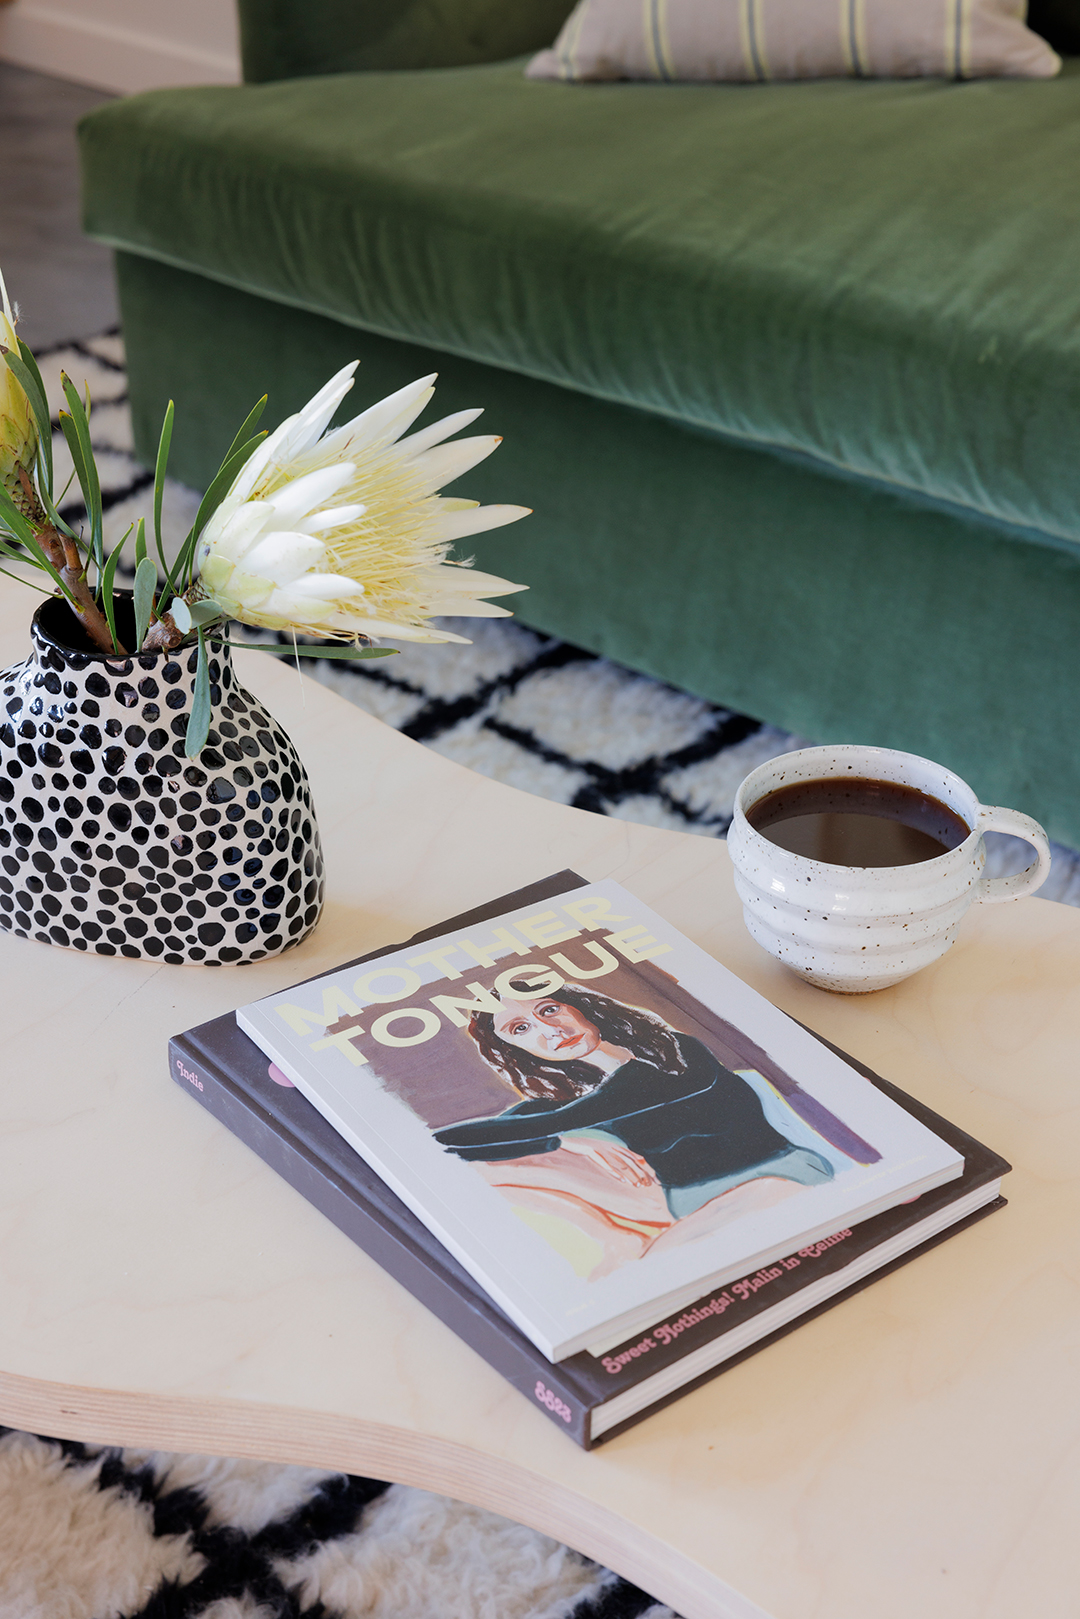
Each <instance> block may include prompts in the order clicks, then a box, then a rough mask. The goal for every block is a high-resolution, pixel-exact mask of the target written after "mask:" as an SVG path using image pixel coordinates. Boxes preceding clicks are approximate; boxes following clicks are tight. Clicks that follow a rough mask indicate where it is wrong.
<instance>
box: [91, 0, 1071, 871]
mask: <svg viewBox="0 0 1080 1619" xmlns="http://www.w3.org/2000/svg"><path fill="white" fill-rule="evenodd" d="M1054 4H1056V5H1057V7H1058V10H1059V12H1060V11H1062V9H1063V10H1064V14H1066V15H1065V20H1064V24H1063V26H1065V28H1066V31H1067V28H1068V25H1069V15H1072V16H1073V17H1074V18H1075V0H1054ZM1070 8H1072V9H1071V10H1070ZM569 9H570V0H396V3H391V0H241V20H242V25H243V44H244V63H245V72H246V77H247V81H248V82H246V83H245V84H244V85H242V86H236V87H225V88H222V87H214V88H196V89H181V90H165V91H157V92H153V93H150V94H147V95H141V96H134V97H131V98H129V99H127V100H121V101H117V102H114V103H111V104H108V105H105V106H103V107H101V108H99V109H98V110H96V111H95V112H94V113H93V114H91V115H90V117H89V118H87V119H86V120H85V121H84V123H83V125H82V127H81V143H82V156H83V164H84V175H85V218H86V227H87V229H88V231H89V232H90V233H91V235H93V236H95V237H97V238H98V239H99V240H101V241H104V242H108V243H110V244H111V245H112V246H113V247H114V248H115V249H116V251H117V268H118V275H119V284H120V294H121V302H122V309H123V321H124V329H125V335H126V339H127V345H128V355H129V363H130V373H131V396H132V402H133V409H134V419H135V432H136V443H137V446H138V450H139V453H140V455H141V456H142V458H143V459H144V460H147V461H149V460H152V456H153V451H154V447H155V444H156V438H157V431H158V425H159V423H160V419H161V414H162V410H163V408H164V405H165V402H166V401H167V400H168V399H169V398H170V397H173V398H175V399H176V401H177V407H178V425H177V430H176V437H175V452H174V453H175V460H174V469H175V471H176V472H177V474H178V475H179V476H181V477H183V478H185V479H186V480H188V481H189V482H191V483H192V484H195V485H199V484H202V483H205V481H206V479H207V477H208V475H209V473H210V472H211V471H212V469H213V468H214V467H215V466H216V463H217V459H218V457H219V454H220V452H221V449H222V446H223V445H224V444H226V443H227V442H228V440H229V438H230V437H231V434H232V432H233V430H234V428H235V426H236V425H237V424H238V422H239V421H240V420H241V419H242V417H243V416H244V414H245V412H246V411H247V409H248V408H249V406H250V405H251V403H252V402H253V401H254V400H255V399H256V398H257V397H258V396H259V395H260V394H261V393H262V392H264V391H265V390H266V389H269V390H270V396H271V416H270V417H269V418H268V420H277V419H279V418H280V417H281V416H282V415H284V414H286V413H288V412H290V411H292V410H294V409H295V408H297V406H298V405H299V404H300V403H301V402H302V401H303V400H304V399H305V398H306V397H307V396H308V395H309V394H310V393H312V392H313V391H314V390H315V388H316V387H317V386H318V385H319V384H320V383H321V382H322V381H323V380H324V378H325V377H326V376H327V375H328V374H329V373H330V372H331V371H332V370H334V369H336V368H337V367H338V366H339V365H340V364H342V363H343V362H344V361H345V360H347V359H350V358H352V357H354V356H356V355H359V356H360V359H361V362H362V364H361V367H360V371H359V374H358V384H357V389H356V391H355V393H354V395H353V396H352V398H353V399H354V400H357V401H363V400H371V399H374V398H377V397H379V396H380V395H381V394H383V393H385V392H387V391H389V390H390V389H393V388H396V387H398V386H399V385H401V384H402V383H404V382H406V381H408V380H410V379H412V378H413V377H415V376H418V375H422V374H424V373H426V372H429V371H438V372H439V373H440V380H439V391H438V395H437V404H438V406H439V407H441V411H449V410H455V409H458V408H461V407H464V406H469V405H474V404H481V405H484V406H485V407H486V410H487V414H486V416H485V424H486V426H487V428H488V430H491V431H496V432H499V433H502V434H504V435H505V443H504V444H503V446H502V447H501V449H500V450H499V452H498V454H497V455H495V456H494V457H492V458H491V460H489V461H488V462H486V463H485V464H484V465H483V466H482V467H481V468H479V469H478V470H477V471H476V472H473V473H471V474H469V476H468V478H467V479H466V480H463V488H462V492H463V493H466V494H468V495H472V496H475V497H477V498H479V499H482V500H499V501H513V502H520V503H523V504H526V505H530V506H533V507H534V508H535V515H534V516H533V517H531V518H529V519H528V520H527V521H526V522H523V523H520V524H516V525H514V526H513V527H511V528H509V529H503V530H499V531H496V532H494V533H492V534H490V535H482V536H479V537H477V539H476V541H475V543H473V542H470V550H471V551H472V553H473V554H474V555H475V557H476V560H477V563H478V565H479V566H481V567H483V568H490V569H491V570H493V571H495V572H498V573H502V574H506V575H509V576H511V577H516V578H519V579H521V580H523V581H525V582H527V583H528V584H529V585H530V586H531V589H530V591H529V593H528V594H527V595H523V596H520V597H518V598H516V601H515V603H514V605H515V607H516V609H517V610H518V612H519V615H520V617H521V618H522V619H523V620H524V621H525V622H526V623H528V624H532V625H535V626H537V627H539V628H540V629H543V630H545V631H549V632H553V633H555V634H557V635H560V636H562V637H565V638H567V639H569V640H571V641H573V642H576V643H578V644H579V645H581V646H584V647H588V648H591V649H593V650H595V651H597V652H600V653H603V654H605V655H607V656H609V657H611V658H614V659H616V660H618V661H619V662H621V663H623V664H626V665H629V666H631V667H632V668H635V669H640V670H644V671H646V672H647V673H649V674H651V675H654V676H659V677H660V678H662V679H664V680H667V681H670V682H672V683H674V684H675V685H678V686H681V687H684V688H686V689H688V690H690V691H692V692H696V693H699V694H700V695H702V696H704V697H707V698H710V699H712V700H714V701H716V702H719V703H723V704H727V705H730V706H732V707H734V708H737V709H741V710H742V711H744V712H746V713H750V714H753V715H755V716H757V717H759V718H762V719H765V720H768V721H771V722H774V723H776V724H778V725H781V726H784V727H787V728H790V729H792V730H795V731H797V732H800V733H802V734H803V735H805V736H808V737H812V738H814V739H817V740H820V741H837V740H843V741H848V740H850V741H862V742H873V743H880V744H885V745H890V746H895V747H901V748H907V749H911V750H914V751H916V752H920V753H926V754H929V755H931V756H932V757H935V758H937V759H939V760H941V761H942V762H944V763H946V764H948V765H950V766H951V767H952V768H954V769H955V770H957V771H959V772H960V773H961V774H962V775H964V776H966V777H967V779H968V780H969V781H970V782H971V783H972V785H973V786H974V787H975V789H976V790H977V792H978V793H979V794H980V796H981V797H982V798H983V799H984V801H986V802H995V803H1004V804H1008V805H1011V806H1013V807H1015V808H1019V809H1023V810H1026V811H1028V812H1029V813H1031V814H1034V815H1036V816H1037V817H1039V818H1040V819H1041V820H1042V821H1043V822H1044V824H1045V825H1046V826H1047V828H1048V829H1049V831H1050V833H1051V835H1052V836H1055V837H1057V838H1059V839H1061V840H1063V841H1066V842H1072V843H1074V844H1080V746H1078V745H1077V729H1078V725H1077V719H1078V709H1080V705H1078V692H1080V200H1078V199H1080V187H1078V182H1080V59H1075V60H1067V61H1066V63H1065V68H1064V72H1063V74H1062V75H1061V77H1060V78H1057V79H1053V80H1043V81H1028V82H1021V81H1005V80H996V81H984V82H974V83H962V84H961V83H944V82H940V81H895V82H880V81H878V82H872V81H855V80H853V81H821V82H817V83H804V84H762V85H653V84H604V85H568V84H559V83H552V82H540V81H533V80H528V79H526V78H525V77H524V76H523V72H522V69H523V66H524V60H525V59H526V57H527V53H529V52H531V51H533V50H534V49H537V48H539V47H541V46H543V45H545V44H548V43H550V41H551V40H552V38H553V37H554V35H555V33H556V31H557V29H558V27H559V25H560V24H561V22H562V20H563V18H564V16H565V14H566V13H567V12H568V11H569Z"/></svg>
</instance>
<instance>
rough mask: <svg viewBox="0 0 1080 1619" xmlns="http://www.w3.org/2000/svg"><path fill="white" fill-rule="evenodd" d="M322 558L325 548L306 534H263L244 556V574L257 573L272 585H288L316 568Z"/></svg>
mask: <svg viewBox="0 0 1080 1619" xmlns="http://www.w3.org/2000/svg"><path fill="white" fill-rule="evenodd" d="M325 557H326V546H325V545H324V544H323V543H322V541H321V540H316V539H312V538H311V537H310V536H309V535H307V534H288V533H283V532H281V531H278V532H276V533H274V534H264V535H263V537H262V539H260V540H256V542H255V544H254V545H253V546H252V547H251V549H250V551H248V552H247V553H246V554H245V556H244V564H243V565H244V571H245V572H246V573H261V574H262V575H263V577H264V578H265V579H269V580H270V581H271V582H272V583H273V584H275V585H291V584H292V582H293V580H294V579H299V578H300V575H301V574H303V573H307V572H308V570H309V569H310V568H317V567H318V566H319V565H320V563H322V562H323V560H324V559H325Z"/></svg>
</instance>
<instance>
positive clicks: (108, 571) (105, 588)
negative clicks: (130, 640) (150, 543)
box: [101, 528, 138, 652]
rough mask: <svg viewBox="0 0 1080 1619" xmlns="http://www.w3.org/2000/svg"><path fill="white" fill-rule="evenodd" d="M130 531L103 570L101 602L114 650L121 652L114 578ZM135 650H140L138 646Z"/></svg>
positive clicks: (117, 546) (113, 549) (112, 551)
mask: <svg viewBox="0 0 1080 1619" xmlns="http://www.w3.org/2000/svg"><path fill="white" fill-rule="evenodd" d="M130 533H131V529H130V528H129V529H128V531H127V534H125V535H124V539H123V540H120V541H118V543H117V544H116V545H114V546H113V548H112V550H111V551H110V552H109V559H108V561H107V562H106V564H105V566H104V568H103V569H102V570H101V603H102V606H103V607H104V609H105V622H106V623H107V624H108V626H109V634H110V635H111V636H112V644H113V651H114V652H119V651H120V650H121V647H120V642H119V641H118V640H117V639H116V607H115V604H114V602H113V580H114V579H115V578H116V567H117V563H118V562H119V561H120V553H121V551H122V550H123V549H124V540H126V539H127V537H128V534H130ZM135 651H138V648H137V647H136V648H135Z"/></svg>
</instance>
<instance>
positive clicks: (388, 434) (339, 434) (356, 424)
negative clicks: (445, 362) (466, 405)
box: [320, 371, 437, 456]
mask: <svg viewBox="0 0 1080 1619" xmlns="http://www.w3.org/2000/svg"><path fill="white" fill-rule="evenodd" d="M436 375H437V373H436V372H434V371H433V372H432V373H431V375H430V377H420V378H419V380H418V381H416V382H410V383H408V384H407V385H406V386H405V387H404V388H399V389H398V391H397V393H393V394H388V395H387V397H386V398H385V399H380V400H379V402H378V404H377V405H371V406H370V407H369V408H368V409H367V410H364V411H361V413H360V415H359V416H354V417H353V419H352V421H351V422H346V423H345V425H344V426H343V427H339V428H336V429H335V431H334V432H333V433H329V434H328V435H327V437H326V439H325V440H324V442H323V444H322V445H321V446H320V450H321V452H322V453H325V454H327V455H331V456H334V455H337V454H339V453H341V454H352V453H357V454H358V453H359V452H360V451H361V450H370V449H372V448H375V447H377V446H379V445H384V444H392V443H393V441H394V440H395V439H396V438H398V437H399V436H400V435H401V434H402V433H404V431H405V429H406V428H407V427H411V426H412V424H413V422H414V421H415V420H416V418H417V417H418V416H419V414H420V412H421V411H422V410H423V408H424V406H425V405H426V404H427V403H428V401H429V400H430V399H431V397H432V395H433V394H434V392H435V389H434V387H433V386H432V385H433V383H434V381H435V377H436Z"/></svg>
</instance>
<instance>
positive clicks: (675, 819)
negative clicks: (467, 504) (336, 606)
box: [0, 333, 1080, 1619]
mask: <svg viewBox="0 0 1080 1619" xmlns="http://www.w3.org/2000/svg"><path fill="white" fill-rule="evenodd" d="M39 360H40V362H41V366H42V371H43V373H44V376H45V379H46V383H47V385H48V388H49V392H50V396H51V398H52V401H53V405H54V408H56V407H57V405H58V401H59V399H60V397H61V396H60V387H59V375H60V371H61V369H62V368H63V369H65V370H67V371H69V372H70V374H71V375H72V376H73V378H74V379H75V380H76V382H79V383H81V381H82V379H83V377H86V378H87V379H88V381H89V383H90V388H91V394H92V396H93V399H94V401H95V409H94V413H93V418H92V428H93V436H94V442H95V446H96V448H97V451H98V463H99V467H100V469H101V474H102V484H103V489H104V494H105V500H106V503H107V507H108V511H107V525H108V543H109V544H110V545H111V544H112V543H113V542H114V541H115V540H116V539H118V538H119V536H120V535H121V534H122V533H123V532H124V530H125V529H126V528H127V526H128V523H129V522H130V521H131V520H132V519H133V518H134V517H135V516H138V515H146V514H147V511H148V504H149V499H148V497H149V490H150V484H151V479H150V478H149V476H148V474H147V473H146V472H145V471H143V469H141V468H140V467H139V466H138V465H137V463H136V462H135V461H134V459H133V457H132V453H131V452H132V445H131V426H130V419H129V415H128V409H127V395H126V375H125V371H124V353H123V345H122V342H121V340H120V337H119V336H118V335H117V334H115V333H109V334H105V335H103V336H100V337H97V338H94V339H91V340H90V341H88V342H84V343H73V344H68V345H65V346H63V347H62V348H58V349H56V350H53V351H52V352H50V353H47V354H41V355H39ZM55 450H56V461H57V468H58V471H59V472H60V485H59V486H60V487H63V484H64V481H65V480H66V478H67V475H68V471H69V470H70V462H69V461H68V458H67V450H66V446H65V445H64V443H63V440H62V438H60V437H59V436H57V439H56V445H55ZM197 504H198V497H197V496H196V495H194V494H193V493H192V492H191V491H190V490H186V489H183V488H181V487H180V486H177V485H173V486H171V487H170V489H169V491H168V497H167V503H166V527H167V530H168V532H169V535H170V537H171V542H172V543H176V542H178V541H179V540H180V539H181V538H182V537H183V535H184V533H185V532H186V531H187V528H188V527H189V525H190V523H191V521H192V520H193V518H194V515H195V510H196V507H197ZM65 515H68V512H67V511H66V512H65ZM70 515H71V516H73V517H74V516H76V515H77V508H72V509H70ZM456 627H457V628H459V629H460V631H461V633H463V634H466V635H470V636H471V637H472V640H473V645H472V646H471V647H410V648H407V649H406V650H405V651H404V652H403V653H402V654H401V656H400V657H397V658H394V659H388V660H386V662H385V663H384V662H381V661H380V662H376V663H372V664H354V665H341V664H334V663H318V662H316V661H315V660H305V672H306V673H307V674H309V675H311V676H313V677H314V678H316V679H319V680H321V681H323V682H324V683H325V684H327V685H328V686H331V687H332V688H333V689H334V690H336V691H337V692H339V693H340V694H341V695H342V696H344V697H346V698H348V699H349V700H350V701H351V702H355V703H357V704H359V706H361V707H362V708H364V709H366V710H367V711H368V712H370V713H372V714H374V715H376V716H377V717H378V718H380V719H382V720H384V721H385V722H386V723H387V724H389V725H393V726H395V727H396V728H397V729H399V730H401V731H403V732H404V733H405V734H406V735H407V736H411V737H413V738H414V739H415V740H416V741H418V742H422V743H424V744H425V745H427V746H428V747H432V748H435V749H436V750H437V751H438V752H440V753H442V754H445V755H446V756H447V757H449V758H453V759H455V760H456V761H458V762H459V763H461V764H463V765H467V766H469V767H470V768H471V769H473V770H477V771H479V772H480V773H481V774H483V775H487V776H491V777H495V778H497V779H498V780H500V781H504V782H508V783H510V784H511V785H512V786H515V787H519V788H522V789H524V790H525V791H527V792H533V793H537V794H540V795H541V796H543V797H547V798H551V799H555V800H557V801H558V802H560V803H568V804H574V805H576V806H578V807H580V808H582V809H587V810H593V811H597V812H599V813H602V814H606V815H611V816H616V817H619V818H621V819H624V820H632V821H640V822H644V823H646V824H648V825H651V826H659V827H665V828H669V829H673V830H677V831H682V832H692V833H696V834H699V835H703V836H708V837H717V836H722V835H723V834H724V832H725V831H726V829H727V826H728V823H729V820H730V817H731V807H732V801H733V798H734V795H735V790H736V788H737V787H738V784H739V782H740V781H741V780H742V777H743V776H744V775H745V774H746V773H747V772H748V771H749V770H751V769H753V768H754V766H755V765H757V764H759V763H761V762H762V761H763V760H765V759H767V758H770V757H772V756H774V755H775V754H778V753H783V752H786V751H787V750H788V749H790V748H792V747H798V746H801V745H803V743H802V739H800V738H796V737H792V736H789V735H787V734H785V733H783V732H780V731H777V730H774V729H772V728H770V727H768V726H764V725H761V724H759V723H758V722H757V721H755V720H752V719H747V718H746V717H745V716H743V715H739V714H734V713H731V712H729V711H728V710H726V709H723V708H718V707H716V706H714V705H712V704H709V703H706V702H703V701H701V700H700V699H698V698H696V697H691V696H689V695H687V694H686V693H684V692H680V691H676V690H674V689H673V688H671V687H669V686H664V685H662V684H660V683H659V682H656V681H651V680H648V679H645V678H644V677H642V676H639V675H636V674H633V673H631V672H630V671H628V670H626V669H622V668H619V667H618V666H617V665H615V664H612V663H608V662H605V661H604V660H603V659H600V658H596V657H594V656H592V655H591V654H590V653H587V652H583V651H581V650H580V649H579V648H576V647H571V646H567V645H566V644H564V643H562V642H559V641H555V640H552V639H550V638H549V637H545V636H543V635H539V634H537V633H535V632H534V631H532V630H529V629H526V628H524V627H523V626H521V625H518V624H516V623H514V622H512V621H509V620H497V619H496V620H490V619H489V620H484V619H475V620H467V621H463V623H462V624H461V625H459V626H456ZM1007 854H1008V851H1006V850H1004V849H1003V850H1002V851H1001V858H1000V861H999V863H998V867H997V869H998V870H1004V869H1007V867H1006V865H1005V863H1004V862H1005V860H1006V859H1007ZM1054 868H1055V869H1054V872H1053V875H1052V876H1051V879H1050V884H1048V885H1047V890H1044V892H1049V894H1050V895H1051V896H1052V897H1053V898H1055V899H1059V900H1065V901H1067V902H1069V903H1072V904H1080V857H1078V856H1077V855H1075V854H1073V853H1072V852H1071V851H1068V850H1060V849H1055V861H1054ZM104 1437H107V1436H103V1438H104ZM360 1616H363V1619H640V1616H648V1619H674V1616H673V1615H672V1614H671V1610H670V1609H668V1608H665V1607H661V1606H659V1605H658V1604H656V1603H655V1602H654V1601H653V1599H652V1598H651V1597H649V1596H647V1595H646V1594H645V1593H643V1592H641V1591H639V1590H637V1589H636V1588H634V1587H633V1586H631V1585H629V1584H628V1583H627V1582H626V1581H624V1580H621V1579H619V1578H618V1577H617V1576H616V1575H614V1574H611V1573H609V1572H607V1571H606V1570H604V1569H601V1568H599V1567H597V1566H596V1565H595V1564H593V1563H590V1562H589V1561H588V1560H587V1559H585V1558H584V1557H582V1556H580V1555H579V1554H578V1553H576V1552H574V1551H571V1550H569V1549H568V1548H567V1547H564V1546H559V1545H558V1544H557V1543H555V1542H554V1541H551V1540H549V1539H547V1538H546V1537H544V1536H543V1535H540V1534H537V1533H535V1532H534V1531H532V1530H529V1529H524V1528H522V1527H521V1526H519V1525H517V1524H512V1523H509V1522H508V1521H507V1520H505V1519H503V1518H499V1517H496V1516H495V1515H494V1514H492V1513H489V1512H485V1511H482V1510H480V1509H479V1508H475V1507H470V1506H466V1505H463V1504H462V1503H460V1502H454V1501H450V1500H447V1499H445V1498H443V1497H440V1496H434V1495H430V1494H427V1493H426V1492H424V1491H420V1490H414V1489H410V1488H406V1487H405V1486H401V1485H391V1486H388V1485H385V1484H382V1483H378V1482H374V1481H372V1480H367V1479H357V1478H349V1477H346V1476H344V1475H341V1474H335V1473H330V1472H321V1471H317V1470H313V1469H310V1468H300V1467H282V1466H278V1465H276V1464H271V1463H260V1462H251V1461H239V1460H222V1459H215V1458H207V1457H199V1456H174V1455H166V1454H161V1453H156V1454H150V1453H145V1452H138V1451H133V1450H118V1449H107V1448H104V1447H101V1446H88V1445H79V1444H71V1443H67V1442H65V1441H63V1440H59V1439H41V1438H34V1437H32V1436H30V1435H27V1434H22V1433H15V1432H10V1431H7V1430H3V1429H0V1619H360Z"/></svg>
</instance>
